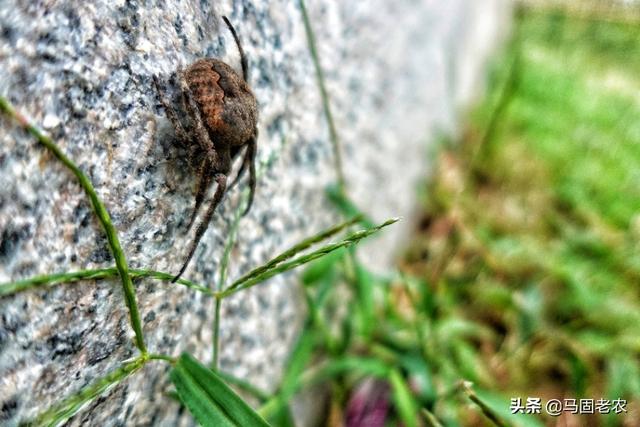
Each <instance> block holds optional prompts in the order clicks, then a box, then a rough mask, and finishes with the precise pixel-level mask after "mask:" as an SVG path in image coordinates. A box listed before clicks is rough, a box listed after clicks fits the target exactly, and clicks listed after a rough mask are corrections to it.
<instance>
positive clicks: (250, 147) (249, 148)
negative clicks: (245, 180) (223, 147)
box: [242, 135, 257, 216]
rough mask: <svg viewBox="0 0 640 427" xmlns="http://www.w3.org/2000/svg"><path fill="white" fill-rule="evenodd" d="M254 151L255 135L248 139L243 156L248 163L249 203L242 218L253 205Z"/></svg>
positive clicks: (254, 188)
mask: <svg viewBox="0 0 640 427" xmlns="http://www.w3.org/2000/svg"><path fill="white" fill-rule="evenodd" d="M256 150H257V135H256V136H252V137H251V139H249V142H248V145H247V152H246V154H245V159H248V163H249V201H248V202H247V207H246V208H245V210H244V212H243V213H242V216H245V215H246V214H248V213H249V209H251V204H252V203H253V195H254V194H255V192H256ZM243 163H244V162H243Z"/></svg>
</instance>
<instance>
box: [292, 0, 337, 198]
mask: <svg viewBox="0 0 640 427" xmlns="http://www.w3.org/2000/svg"><path fill="white" fill-rule="evenodd" d="M299 2H300V12H301V13H302V22H303V23H304V29H305V32H306V34H307V44H308V46H309V52H310V53H311V59H312V61H313V66H314V68H315V70H316V79H317V82H318V89H319V90H320V97H321V98H322V109H323V110H324V116H325V118H326V119H327V126H329V138H330V140H331V146H332V147H333V156H334V158H333V160H334V167H335V172H336V177H337V179H338V185H339V186H340V189H341V191H344V187H345V179H344V172H343V170H342V154H341V147H340V139H339V138H338V131H337V130H336V125H335V122H334V121H333V114H332V113H331V104H330V102H329V94H328V93H327V88H326V86H325V84H324V73H323V71H322V66H321V65H320V57H319V56H318V50H317V49H316V38H315V35H314V33H313V28H312V27H311V22H310V21H309V14H308V13H307V8H306V6H305V4H304V0H299Z"/></svg>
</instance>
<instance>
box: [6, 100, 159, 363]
mask: <svg viewBox="0 0 640 427" xmlns="http://www.w3.org/2000/svg"><path fill="white" fill-rule="evenodd" d="M0 111H2V112H4V113H5V114H7V115H8V116H10V117H11V118H13V119H14V120H16V121H17V122H18V123H19V124H20V125H21V126H22V127H23V128H24V129H25V130H26V131H27V132H28V133H30V134H31V135H32V136H33V137H34V138H35V139H36V140H37V141H38V142H39V143H40V144H42V145H44V146H45V147H46V148H47V149H48V150H49V151H51V153H53V155H54V156H55V157H56V158H57V159H58V160H60V162H61V163H62V164H63V165H64V166H66V167H67V169H69V170H70V171H71V172H72V173H73V174H74V175H75V177H76V179H77V180H78V183H79V184H80V187H82V189H83V190H84V192H85V193H86V194H87V196H88V197H89V201H90V202H91V206H92V208H93V211H94V213H95V214H96V216H97V217H98V220H99V221H100V224H101V225H102V228H103V229H104V232H105V234H106V235H107V240H108V242H109V248H110V249H111V254H112V255H113V258H114V259H115V262H116V268H117V269H118V273H119V275H120V279H121V280H122V289H123V292H124V299H125V304H126V305H127V308H128V309H129V317H130V321H131V327H132V329H133V332H134V333H135V337H136V346H137V347H138V349H139V350H140V351H141V352H142V353H146V352H147V348H146V346H145V343H144V336H143V333H142V321H141V320H140V312H139V311H138V303H137V301H136V293H135V289H134V287H133V282H132V281H131V277H130V276H129V266H128V264H127V259H126V257H125V254H124V251H123V250H122V247H121V246H120V240H119V239H118V233H117V231H116V228H115V227H114V226H113V223H112V222H111V216H110V215H109V212H108V211H107V208H106V207H105V206H104V203H102V200H100V198H99V197H98V194H97V193H96V190H95V188H93V185H92V184H91V181H90V180H89V178H88V177H87V176H86V175H85V174H84V172H82V170H80V168H79V167H78V166H77V165H76V164H75V163H74V162H73V161H72V160H71V159H69V158H68V157H67V156H66V155H65V154H64V153H63V152H62V150H61V149H60V148H59V147H58V146H57V145H56V144H55V143H54V142H53V141H52V140H51V139H50V138H49V137H47V136H45V135H44V134H43V133H42V132H40V130H39V129H38V128H37V127H36V126H34V125H32V124H31V123H29V122H28V121H27V120H26V119H25V118H24V117H23V116H22V115H21V114H19V113H18V112H17V111H16V110H15V109H14V108H13V107H12V106H11V104H10V103H9V101H7V100H6V99H5V98H3V97H0Z"/></svg>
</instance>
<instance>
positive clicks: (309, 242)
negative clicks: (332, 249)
mask: <svg viewBox="0 0 640 427" xmlns="http://www.w3.org/2000/svg"><path fill="white" fill-rule="evenodd" d="M357 222H358V218H352V219H350V220H348V221H345V222H343V223H342V224H338V225H336V226H333V227H331V228H328V229H326V230H323V231H321V232H320V233H318V234H316V235H314V236H312V237H309V238H307V239H304V240H303V241H301V242H300V243H297V244H295V245H293V246H292V247H290V248H289V249H287V250H286V251H284V252H282V253H281V254H280V255H278V256H276V257H275V258H273V259H271V260H269V261H268V262H267V263H265V264H264V265H261V266H260V267H257V268H254V269H253V270H251V271H250V272H248V273H247V274H245V275H244V276H242V277H240V278H239V279H237V280H236V281H235V282H234V283H233V284H231V286H230V287H229V289H231V288H233V287H234V286H237V285H236V284H237V283H241V282H244V281H247V280H249V279H251V278H253V277H256V276H259V275H260V274H262V273H264V272H265V271H267V270H269V269H271V268H273V267H275V266H276V265H278V264H280V263H282V262H283V261H286V260H288V259H291V258H293V257H294V256H296V255H297V254H299V253H300V252H302V251H304V250H306V249H308V248H310V247H311V246H313V245H315V244H316V243H319V242H322V241H323V240H326V239H328V238H329V237H331V236H334V235H336V234H338V233H339V232H341V231H342V230H344V229H345V228H347V227H349V226H351V225H353V224H355V223H357Z"/></svg>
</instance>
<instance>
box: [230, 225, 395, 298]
mask: <svg viewBox="0 0 640 427" xmlns="http://www.w3.org/2000/svg"><path fill="white" fill-rule="evenodd" d="M397 221H398V218H393V219H390V220H388V221H385V222H384V223H382V224H380V225H378V226H376V227H373V228H369V229H366V230H360V231H357V232H355V233H352V234H350V235H349V236H347V237H346V238H345V239H344V240H342V241H340V242H337V243H333V244H329V245H326V246H323V247H321V248H320V249H317V250H315V251H313V252H311V253H309V254H307V255H302V256H300V257H298V258H295V259H294V260H293V261H290V262H286V263H281V264H278V265H275V266H273V267H271V268H269V269H266V270H262V272H257V273H255V274H253V273H250V274H248V275H246V276H244V277H242V278H240V279H238V280H236V281H235V282H234V283H232V284H231V285H230V286H229V287H228V288H227V289H225V290H224V291H223V292H221V293H220V298H224V297H227V296H229V295H232V294H234V293H235V292H238V291H240V290H242V289H247V288H250V287H252V286H255V285H257V284H259V283H261V282H264V281H265V280H267V279H270V278H271V277H273V276H276V275H278V274H281V273H284V272H285V271H289V270H292V269H294V268H296V267H299V266H301V265H304V264H307V263H309V262H311V261H314V260H316V259H318V258H321V257H323V256H325V255H327V254H329V253H331V252H333V251H335V250H338V249H340V248H343V247H348V246H350V245H353V244H355V243H357V242H359V241H360V240H362V239H364V238H366V237H368V236H370V235H372V234H375V233H377V232H378V231H380V230H381V229H382V228H384V227H386V226H388V225H391V224H393V223H395V222H397ZM254 271H255V270H254Z"/></svg>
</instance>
